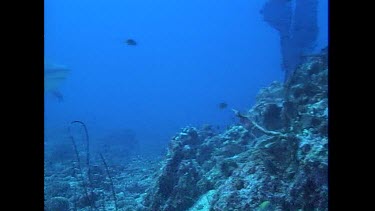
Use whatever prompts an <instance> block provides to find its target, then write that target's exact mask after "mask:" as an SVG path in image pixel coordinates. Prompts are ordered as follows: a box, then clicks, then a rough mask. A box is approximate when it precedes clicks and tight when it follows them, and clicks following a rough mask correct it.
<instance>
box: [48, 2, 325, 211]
mask: <svg viewBox="0 0 375 211" xmlns="http://www.w3.org/2000/svg"><path fill="white" fill-rule="evenodd" d="M44 2H45V11H44V12H45V15H44V17H45V18H44V19H45V23H44V24H45V35H44V36H45V42H44V44H45V46H44V47H45V67H44V86H45V113H44V121H45V140H44V143H45V164H44V165H45V168H44V169H45V178H44V181H45V184H44V185H45V186H44V190H45V210H51V211H52V210H53V211H55V210H137V211H138V210H150V211H158V210H163V211H173V210H176V211H185V210H190V211H193V210H215V211H216V210H217V211H218V210H235V209H236V210H328V186H327V183H328V182H327V180H328V178H327V177H328V175H327V169H328V163H327V160H328V146H327V144H328V136H327V125H328V98H327V91H328V84H327V81H328V75H327V72H328V55H327V53H328V52H327V49H328V1H327V0H261V1H247V0H238V1H227V0H218V1H214V0H200V1H198V0H189V1H166V0H160V1H151V0H139V1H130V0H109V1H97V0H92V1H88V0H80V1H73V0H55V1H52V0H45V1H44Z"/></svg>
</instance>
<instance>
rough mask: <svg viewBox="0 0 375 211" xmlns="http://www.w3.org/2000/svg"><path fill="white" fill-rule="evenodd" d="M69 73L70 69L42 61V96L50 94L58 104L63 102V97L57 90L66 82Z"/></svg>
mask: <svg viewBox="0 0 375 211" xmlns="http://www.w3.org/2000/svg"><path fill="white" fill-rule="evenodd" d="M69 73H70V69H69V68H67V67H66V66H63V65H59V64H54V63H49V62H46V61H44V94H46V93H51V94H52V95H54V96H55V97H56V98H57V99H58V100H59V101H60V102H61V101H63V95H62V94H61V92H60V91H59V90H58V88H59V87H60V86H61V84H62V83H63V82H64V81H65V80H66V78H67V77H68V75H69Z"/></svg>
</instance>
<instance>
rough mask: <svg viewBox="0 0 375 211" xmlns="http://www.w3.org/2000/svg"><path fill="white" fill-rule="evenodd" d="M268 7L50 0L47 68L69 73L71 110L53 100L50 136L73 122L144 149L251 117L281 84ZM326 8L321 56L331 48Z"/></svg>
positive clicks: (205, 1)
mask: <svg viewBox="0 0 375 211" xmlns="http://www.w3.org/2000/svg"><path fill="white" fill-rule="evenodd" d="M264 2H265V1H249V0H236V1H228V0H189V1H170V0H159V1H154V0H132V1H130V0H107V1H98V0H45V58H46V59H48V60H49V61H52V62H55V63H58V64H62V65H65V66H67V67H69V68H70V69H71V74H70V75H69V77H68V79H67V80H66V81H65V82H64V84H63V85H62V86H61V88H60V91H61V93H62V94H63V96H64V101H63V102H59V101H58V100H57V99H55V98H54V97H53V96H51V95H46V97H45V128H46V130H53V129H56V128H64V127H66V126H67V125H68V124H69V123H70V122H71V121H73V120H81V121H83V122H85V123H86V124H87V127H88V129H89V133H90V136H91V137H92V138H95V137H100V136H104V135H105V134H106V133H110V132H111V131H113V130H117V129H121V128H129V129H132V130H134V131H135V132H136V134H137V137H138V139H139V141H140V142H141V143H142V146H144V148H145V149H146V148H155V147H157V146H163V145H164V144H165V143H167V142H168V141H169V140H170V138H171V136H173V135H174V134H175V133H176V132H178V131H179V129H180V128H182V127H184V126H187V125H191V126H200V125H202V124H206V123H207V124H212V125H214V126H217V125H219V126H221V127H222V128H223V127H225V126H226V125H228V124H231V123H233V121H234V119H233V114H232V112H231V111H230V108H235V109H238V110H243V111H244V110H247V109H249V108H250V107H251V105H252V104H253V103H254V101H255V96H256V94H257V92H258V91H259V89H260V88H262V87H265V86H267V85H269V84H270V83H271V82H272V81H275V80H278V81H283V76H284V73H283V72H282V71H281V65H280V64H281V55H280V47H279V35H278V33H277V32H276V30H274V29H273V28H271V27H270V26H269V25H268V24H267V23H265V22H264V21H263V20H262V15H261V14H260V12H259V11H260V9H261V8H262V6H263V4H264ZM319 3H320V4H319V16H318V18H319V27H320V28H319V30H320V35H319V40H318V45H317V47H316V50H317V51H318V50H320V49H321V48H323V47H325V46H326V45H327V42H328V41H327V39H328V32H327V28H328V26H327V19H328V12H327V7H328V6H327V0H321V1H320V2H319ZM129 38H132V39H134V40H135V41H137V42H138V45H137V46H128V45H126V44H125V43H124V41H125V40H126V39H129ZM220 102H226V103H228V105H229V106H228V109H224V110H220V109H218V103H220Z"/></svg>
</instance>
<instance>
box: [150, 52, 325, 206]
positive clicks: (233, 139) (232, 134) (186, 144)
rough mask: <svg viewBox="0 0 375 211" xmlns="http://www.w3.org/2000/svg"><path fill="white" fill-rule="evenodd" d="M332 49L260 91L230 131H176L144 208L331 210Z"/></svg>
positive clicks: (206, 128)
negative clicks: (330, 88) (329, 190)
mask: <svg viewBox="0 0 375 211" xmlns="http://www.w3.org/2000/svg"><path fill="white" fill-rule="evenodd" d="M327 79H328V66H327V54H326V52H322V54H319V55H313V56H310V57H306V58H305V61H304V63H302V65H300V66H299V67H298V68H297V69H296V70H295V71H294V72H293V74H292V75H291V76H290V78H289V79H288V81H286V82H285V83H284V84H281V83H277V82H274V83H272V84H271V85H270V86H269V87H267V88H264V89H262V90H261V91H260V93H259V94H258V96H257V102H256V104H255V105H254V106H253V107H252V108H251V109H250V110H249V111H248V112H246V113H245V114H241V113H240V112H238V111H236V110H234V111H235V114H236V116H237V117H239V120H240V121H239V124H237V125H233V126H231V127H230V128H229V129H227V130H226V131H224V132H222V133H215V131H213V130H212V129H211V128H210V127H204V128H202V129H197V128H194V127H186V128H184V129H182V131H181V132H180V133H178V134H177V135H176V136H175V137H173V138H172V140H171V142H170V145H169V149H168V154H167V156H166V159H165V161H164V162H163V164H162V167H161V168H160V170H159V173H158V177H157V179H156V181H155V184H154V185H153V186H152V187H151V188H150V189H149V190H148V192H147V195H146V197H145V200H144V202H143V204H144V210H155V211H156V210H158V211H159V210H160V211H174V210H211V211H221V210H223V211H224V210H225V211H230V210H300V209H301V210H328V186H327V183H328V173H327V172H328V136H327V133H328V131H327V128H328V98H327V94H328V84H327Z"/></svg>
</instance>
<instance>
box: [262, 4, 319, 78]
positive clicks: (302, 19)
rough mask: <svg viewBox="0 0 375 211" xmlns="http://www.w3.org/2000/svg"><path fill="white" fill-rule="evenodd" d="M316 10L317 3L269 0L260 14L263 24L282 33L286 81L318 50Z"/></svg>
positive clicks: (281, 41) (281, 40)
mask: <svg viewBox="0 0 375 211" xmlns="http://www.w3.org/2000/svg"><path fill="white" fill-rule="evenodd" d="M293 3H295V4H293ZM317 7H318V0H269V1H268V2H267V3H266V4H265V5H264V7H263V9H262V11H261V13H262V14H263V18H264V21H266V22H267V23H268V24H270V25H271V26H272V27H273V28H275V29H276V30H277V31H278V32H279V35H280V47H281V55H282V62H283V63H282V65H283V66H282V68H283V70H284V71H285V79H287V78H289V76H290V74H292V73H293V71H294V70H295V69H296V67H297V66H298V65H299V64H300V63H301V61H302V57H303V56H304V55H305V54H308V53H311V51H312V50H313V48H314V47H315V41H316V39H317V37H318V24H317Z"/></svg>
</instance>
